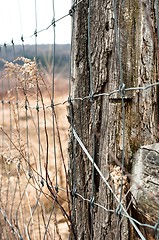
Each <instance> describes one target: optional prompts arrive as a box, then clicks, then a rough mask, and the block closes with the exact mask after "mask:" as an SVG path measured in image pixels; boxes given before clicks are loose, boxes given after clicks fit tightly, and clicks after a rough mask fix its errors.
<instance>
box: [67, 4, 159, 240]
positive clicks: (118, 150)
mask: <svg viewBox="0 0 159 240" xmlns="http://www.w3.org/2000/svg"><path fill="white" fill-rule="evenodd" d="M122 2H123V1H118V3H119V5H118V8H117V10H118V22H119V26H120V49H121V56H122V69H123V81H124V83H125V85H126V87H135V86H146V84H151V83H155V82H156V81H157V79H158V48H157V40H156V32H157V31H156V19H155V1H150V0H149V1H148V0H146V1H145V3H142V1H139V0H134V1H130V0H126V1H124V4H123V5H121V4H122ZM87 14H88V1H84V2H81V3H80V4H79V5H78V7H77V9H76V11H75V16H74V18H75V24H74V35H73V55H72V79H74V81H73V82H72V97H73V98H76V97H84V96H88V95H89V91H90V86H89V64H88V38H87V34H88V33H87V31H88V29H87V21H88V20H87V18H88V15H87ZM114 21H115V20H114V11H113V1H108V0H96V1H91V51H92V53H91V58H92V75H93V76H92V77H93V89H94V92H95V93H105V92H111V91H113V90H115V89H118V88H119V84H120V83H119V77H118V76H119V70H118V62H117V56H116V54H117V52H116V47H117V43H116V42H115V32H114V31H115V30H114ZM158 92H159V89H158V88H157V87H154V88H151V89H150V90H148V91H146V92H143V91H142V92H141V91H133V92H129V93H126V96H127V99H128V100H127V101H126V100H125V167H126V169H127V171H128V172H130V173H131V168H132V159H133V156H134V154H135V152H136V151H137V149H139V148H140V146H143V145H148V144H152V143H154V142H158V139H159V134H158V122H159V110H158V109H159V93H158ZM94 108H95V128H94V129H93V128H92V123H91V102H90V101H89V100H84V101H83V102H81V101H75V102H73V113H74V120H73V121H74V126H75V129H76V131H77V133H78V135H79V136H80V138H81V140H82V141H83V143H84V144H85V146H86V147H87V149H88V151H89V152H90V153H91V151H92V140H91V135H92V133H93V132H95V139H96V140H95V145H96V154H95V162H96V164H97V165H98V167H99V168H100V169H101V170H102V173H103V175H104V176H106V177H109V182H110V184H111V186H112V187H113V180H112V179H111V177H110V173H109V171H110V167H113V166H115V165H118V164H117V161H116V159H118V160H119V161H121V155H122V134H121V133H122V124H121V123H122V120H121V118H122V114H121V109H122V106H121V98H120V96H118V95H116V96H114V95H113V96H112V97H111V98H110V99H108V97H106V96H102V97H98V98H95V101H94ZM70 138H71V134H70ZM72 148H74V159H73V158H72ZM69 153H70V154H69V156H70V163H69V164H70V166H69V171H70V188H71V189H72V188H73V187H74V186H76V190H77V192H78V193H80V194H81V195H82V196H84V197H85V198H88V199H90V197H91V193H92V166H91V164H90V162H89V160H88V159H87V157H86V156H85V154H84V153H83V151H82V150H81V148H80V146H79V145H78V143H77V142H76V141H74V146H73V147H72V144H71V143H70V145H69ZM110 153H111V154H110ZM128 181H129V180H128ZM129 200H130V196H128V198H127V199H126V201H125V205H127V203H128V202H129ZM95 201H96V202H98V203H100V204H101V205H103V206H105V207H106V208H108V209H116V207H117V203H116V202H115V200H114V198H113V196H112V194H111V193H110V191H109V190H108V189H107V188H106V186H105V184H104V183H103V182H102V180H101V178H100V177H99V175H98V174H97V173H95ZM72 206H73V208H72V221H73V223H74V228H75V232H76V236H77V239H80V240H82V239H84V240H87V239H91V221H90V219H91V216H92V213H91V212H90V206H89V204H88V202H84V201H83V200H82V199H80V198H74V197H73V198H72ZM74 209H75V210H74ZM129 213H130V215H132V216H134V215H133V214H134V210H133V206H131V207H130V208H129ZM135 214H136V213H135ZM134 217H135V218H139V220H142V216H137V215H135V216H134ZM118 220H119V218H118V217H117V215H116V214H112V213H109V212H106V211H104V210H103V209H101V208H97V207H94V209H93V238H92V239H97V240H98V239H121V240H128V239H130V240H132V239H138V237H137V235H136V232H135V231H134V229H133V227H132V226H131V224H130V223H129V222H128V220H127V219H125V218H124V219H123V221H122V223H121V224H120V226H119V225H118ZM145 221H146V219H144V222H145ZM141 231H142V229H141ZM143 234H144V235H145V236H146V239H153V238H150V236H151V237H153V233H148V232H146V230H144V231H143ZM70 238H71V239H73V237H71V235H70Z"/></svg>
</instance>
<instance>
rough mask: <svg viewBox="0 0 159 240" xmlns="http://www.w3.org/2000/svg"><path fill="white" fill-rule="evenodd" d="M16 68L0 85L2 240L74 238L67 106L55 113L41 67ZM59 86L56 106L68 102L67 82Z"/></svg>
mask: <svg viewBox="0 0 159 240" xmlns="http://www.w3.org/2000/svg"><path fill="white" fill-rule="evenodd" d="M12 67H13V66H12ZM12 67H11V66H9V67H8V66H7V70H6V74H5V77H4V76H1V81H0V84H1V86H2V87H1V104H0V127H1V131H0V148H1V154H0V239H19V238H20V236H21V237H22V238H23V239H68V234H69V230H68V229H69V227H68V225H69V221H68V219H67V217H66V214H64V212H65V213H67V214H68V212H69V198H68V196H67V192H66V189H68V186H67V181H66V179H67V142H68V122H67V118H66V104H60V105H58V106H56V107H55V108H54V110H55V112H53V111H52V108H51V99H50V95H51V87H50V86H51V85H52V84H51V80H48V79H47V81H46V75H42V76H41V75H39V73H38V70H37V69H36V67H35V65H32V68H31V69H28V72H29V71H30V72H31V71H32V72H31V74H30V75H27V74H28V72H27V73H26V72H25V73H24V72H22V71H21V70H19V69H17V70H15V68H14V67H13V68H12ZM25 68H26V66H25ZM23 71H24V69H23ZM47 77H48V76H47ZM50 78H51V77H50ZM37 79H38V81H37ZM44 79H45V80H44ZM7 84H8V85H7ZM54 87H55V91H54V92H55V94H54V98H55V103H63V102H64V101H65V100H67V98H68V82H67V80H66V79H63V78H62V76H56V78H55V86H54ZM37 89H38V91H37ZM2 90H3V91H2ZM37 99H38V107H37ZM3 100H4V101H3ZM26 103H27V108H26ZM26 109H27V110H26ZM58 133H59V134H58ZM60 144H61V145H60ZM56 186H57V187H58V189H57V190H58V191H56V188H55V187H56ZM63 189H64V190H63Z"/></svg>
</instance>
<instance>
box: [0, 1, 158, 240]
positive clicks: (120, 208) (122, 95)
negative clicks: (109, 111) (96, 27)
mask: <svg viewBox="0 0 159 240" xmlns="http://www.w3.org/2000/svg"><path fill="white" fill-rule="evenodd" d="M83 1H84V0H81V1H78V2H77V1H76V2H75V3H74V4H73V5H72V7H71V9H70V10H69V12H68V13H67V14H66V15H64V16H62V17H61V18H59V19H57V20H55V16H53V20H52V22H51V24H49V25H48V26H47V27H46V28H44V29H41V30H38V31H37V26H36V30H35V32H34V34H32V35H30V36H29V38H32V37H35V39H36V38H37V36H38V34H40V33H41V32H44V31H47V30H48V29H50V27H51V26H52V27H53V30H55V24H56V22H58V21H61V20H63V19H64V18H66V17H67V16H71V17H73V15H74V12H75V10H76V7H77V6H78V5H79V4H80V3H81V2H83ZM157 4H158V2H157V3H156V6H157ZM89 10H90V9H89ZM89 13H90V11H89ZM157 14H158V13H156V15H157ZM35 15H36V14H35ZM53 15H55V14H53ZM157 18H158V15H157ZM89 21H90V15H89V16H88V35H89V34H90V27H91V26H90V22H89ZM116 28H118V26H117V23H116ZM157 30H158V29H157ZM72 36H73V33H72ZM54 37H55V32H54ZM26 38H27V37H26ZM26 38H25V37H23V36H22V37H21V40H20V41H21V42H22V44H23V43H24V40H25V39H26ZM89 38H90V35H89ZM116 40H117V41H118V47H119V41H120V39H119V38H117V39H116ZM88 43H89V67H90V79H89V81H90V89H91V91H90V93H89V95H87V96H83V97H75V98H72V97H71V93H70V92H69V96H68V99H66V100H65V101H63V102H57V103H56V102H54V76H53V79H52V87H53V88H52V101H51V104H48V105H46V104H44V103H43V102H42V101H41V100H39V96H37V101H38V107H37V104H36V105H35V106H34V105H33V104H32V105H30V103H29V101H28V99H27V98H26V99H25V101H26V102H27V107H26V102H25V104H23V103H22V101H21V100H19V99H18V98H16V100H12V99H9V100H4V97H3V96H2V99H1V100H0V102H1V104H2V108H3V110H2V111H3V114H4V105H5V104H8V105H9V106H11V105H15V106H20V107H21V108H24V109H26V121H27V116H28V115H27V110H28V109H33V110H36V111H37V114H39V111H40V109H41V110H42V111H43V112H45V110H46V109H51V110H52V113H53V118H52V121H53V122H54V107H58V106H63V105H65V104H68V105H70V104H73V103H74V102H76V101H81V102H83V101H86V100H89V101H90V100H93V101H92V110H93V108H94V107H93V104H94V101H96V100H98V98H99V97H108V99H110V100H114V101H115V100H116V99H117V100H118V101H120V102H121V104H122V109H123V110H124V107H125V102H126V100H127V99H133V96H130V97H129V96H126V93H127V92H135V93H136V92H138V91H147V90H149V89H151V88H153V87H156V86H158V85H159V82H156V83H152V84H145V85H146V86H136V87H134V86H132V87H128V88H126V87H125V85H124V83H123V80H122V81H121V84H120V86H119V88H118V89H115V90H113V91H110V92H104V93H102V92H101V93H100V92H97V93H96V92H94V91H93V90H94V89H93V83H92V77H91V54H90V53H91V47H90V39H89V42H88ZM10 44H11V45H12V46H13V51H14V48H15V45H14V41H13V40H12V41H11V43H10ZM7 45H9V44H6V43H5V44H4V45H2V46H1V47H5V49H6V47H7ZM53 45H54V46H55V40H54V42H53ZM35 48H37V42H35ZM118 53H119V56H118V57H119V58H120V59H121V56H120V49H118ZM36 55H37V49H36ZM53 57H55V49H54V52H53ZM120 64H121V63H120ZM121 68H122V64H121V65H120V72H122V69H121ZM70 73H71V70H70ZM53 74H54V71H53ZM120 79H122V77H121V76H120ZM70 80H71V78H70ZM69 91H70V87H69ZM37 93H38V94H39V88H38V86H37ZM116 94H119V96H116ZM114 95H115V96H114ZM113 97H114V98H113ZM17 111H19V110H18V109H17ZM124 113H125V112H122V125H123V132H122V134H123V138H122V147H123V154H122V165H121V168H122V177H123V175H124V169H123V168H124V155H125V152H124V151H125V146H124V145H125V144H124V138H125V123H124V121H125V114H124ZM3 117H4V115H3ZM92 119H93V121H92V124H94V116H93V115H92ZM3 125H4V119H3ZM26 126H27V127H26V128H27V129H28V122H26ZM39 126H40V123H39V121H38V127H39ZM53 128H54V126H53ZM71 128H72V133H73V138H75V139H76V141H77V142H78V143H79V145H80V147H81V148H82V150H83V151H84V153H85V154H86V155H87V157H88V159H89V161H91V163H92V169H93V171H94V168H95V169H96V170H97V172H98V173H99V175H100V177H101V179H103V181H104V183H105V184H106V186H107V188H108V189H109V190H110V192H111V193H112V194H113V196H114V198H115V199H116V202H117V203H118V205H117V208H116V209H114V210H113V209H107V208H106V207H105V206H104V204H100V203H97V202H95V201H94V198H93V195H94V194H92V196H91V194H90V199H88V198H85V197H84V196H82V195H81V194H80V193H78V192H77V191H76V184H75V185H74V186H73V189H71V190H68V189H64V188H62V187H60V186H59V184H58V179H57V172H58V169H57V166H56V171H55V172H56V173H55V174H56V184H55V186H53V185H52V184H49V181H50V179H45V178H44V177H43V174H42V171H41V170H40V172H39V173H38V175H39V176H40V177H41V178H42V180H43V184H45V185H47V186H48V188H49V189H54V190H55V193H56V194H55V199H56V195H57V193H58V191H64V192H67V191H68V192H69V193H70V195H73V197H74V198H76V199H78V198H79V199H81V200H82V201H85V202H88V203H89V204H90V205H91V206H93V205H94V206H97V207H99V208H101V209H103V210H104V211H106V212H111V213H114V214H116V215H118V216H119V215H122V216H123V217H126V218H127V219H128V220H129V221H130V223H131V224H132V226H133V227H134V229H135V230H136V232H137V233H138V235H139V237H140V238H141V239H142V240H144V239H145V237H144V236H143V234H142V232H141V231H140V229H139V228H138V226H137V225H139V226H141V227H148V228H151V229H153V230H154V231H157V232H158V231H159V226H158V222H157V223H156V225H155V226H153V225H150V224H144V223H141V222H140V221H138V220H136V219H134V218H133V217H131V216H130V215H129V214H128V211H127V209H126V208H125V206H124V204H123V203H122V201H123V196H122V191H123V189H122V190H121V195H120V198H118V197H117V195H116V193H115V192H114V190H113V189H112V188H111V186H110V184H109V183H108V181H107V179H106V178H105V176H104V175H103V174H102V172H101V170H100V169H99V167H98V166H97V165H96V163H95V162H94V158H93V157H92V156H93V155H94V147H93V151H92V156H91V154H90V153H89V152H88V150H87V148H86V147H85V146H84V144H83V142H82V140H81V139H80V138H79V136H78V134H77V132H76V130H75V126H74V123H73V116H72V120H71ZM10 132H11V131H10ZM38 132H39V133H40V128H39V130H38ZM45 132H46V133H47V130H45ZM28 136H29V131H28V132H27V137H28ZM38 136H39V149H41V142H40V134H38ZM53 136H54V137H55V132H54V131H53ZM3 137H4V136H3ZM19 138H20V137H19ZM73 138H72V141H74V140H73ZM10 139H11V141H12V136H10ZM2 141H4V139H2ZM55 145H56V142H55V141H54V146H55ZM92 145H94V142H92ZM27 147H28V148H29V139H27ZM55 151H56V150H55V149H54V152H55ZM54 158H55V159H56V156H55V155H54ZM28 163H29V166H30V161H29V159H28ZM39 163H40V164H41V150H39ZM55 165H57V164H56V163H55ZM75 167H76V166H74V168H75ZM93 171H92V172H93ZM30 177H31V176H30ZM46 178H48V176H47V177H46ZM93 178H94V177H92V189H93V188H94V180H93ZM17 181H18V178H17ZM74 181H76V180H75V179H74ZM28 184H29V181H28V182H27V184H26V188H27V187H28ZM25 190H26V189H25ZM25 190H24V191H23V193H22V196H21V198H20V202H19V206H20V204H21V203H22V199H23V197H24V194H25ZM36 190H37V189H36ZM15 191H16V189H15ZM37 192H38V190H37ZM37 192H36V193H37ZM92 192H93V191H92ZM40 194H41V193H40ZM40 194H39V195H37V198H36V205H35V208H34V209H33V210H32V211H31V216H30V219H29V222H28V225H27V228H28V227H29V225H30V223H31V221H32V215H33V214H34V212H35V210H36V209H37V206H38V204H39V199H40ZM13 198H15V194H14V195H13ZM12 201H13V200H12ZM12 205H14V204H13V202H12ZM19 206H18V207H17V211H18V210H19ZM53 211H54V205H53V207H52V210H51V213H50V216H49V219H48V222H47V223H46V224H45V234H44V237H45V236H46V234H47V231H48V227H49V223H50V221H51V216H52V213H53ZM0 212H1V214H2V216H3V218H4V220H5V221H6V222H7V224H8V226H9V227H10V229H11V231H12V232H13V234H16V235H17V237H18V238H19V239H21V240H22V239H23V238H22V235H21V234H20V233H19V231H18V230H17V229H18V228H16V227H15V226H14V225H13V224H12V223H11V221H10V219H9V217H8V216H7V214H6V212H5V210H3V209H2V208H0ZM136 224H137V225H136ZM92 228H93V221H92ZM27 232H28V234H29V231H28V230H27Z"/></svg>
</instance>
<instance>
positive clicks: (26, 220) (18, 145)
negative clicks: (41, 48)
mask: <svg viewBox="0 0 159 240" xmlns="http://www.w3.org/2000/svg"><path fill="white" fill-rule="evenodd" d="M52 2H53V5H54V1H52ZM82 2H83V1H78V2H77V1H76V2H75V3H74V4H73V6H72V8H71V9H70V10H69V13H68V14H66V15H64V16H62V17H61V18H60V19H57V20H55V12H54V8H53V20H52V22H51V24H50V25H48V27H46V28H45V29H42V30H39V31H37V29H36V30H35V32H34V34H33V35H31V36H30V37H35V50H36V51H35V52H36V55H37V44H38V43H37V41H38V34H40V33H41V32H44V31H47V30H48V29H49V28H50V27H51V26H52V27H53V36H54V40H53V45H54V47H55V48H54V51H53V57H55V51H56V43H55V34H56V32H55V29H56V26H55V23H56V22H58V21H60V20H62V19H64V18H65V17H68V16H71V17H73V14H74V12H75V11H76V7H77V6H78V5H79V4H80V3H82ZM35 9H36V10H37V6H36V1H35ZM36 14H37V13H35V15H36ZM89 14H91V9H89ZM35 17H36V20H35V21H36V22H37V23H38V19H37V16H35ZM88 18H90V15H89V17H88ZM89 24H90V19H88V31H89ZM89 34H90V32H89ZM24 39H25V38H24V37H23V36H22V37H21V42H22V44H23V45H24ZM117 40H118V39H117ZM10 44H12V45H13V51H14V50H15V48H16V45H14V41H13V40H12V42H11V43H10ZM89 44H90V43H89ZM8 45H9V44H4V45H3V46H1V47H4V48H5V51H6V53H7V46H8ZM90 51H91V49H90ZM35 57H36V56H35ZM6 63H7V62H6ZM7 64H8V63H7ZM28 65H29V66H30V68H29V71H30V72H33V75H31V78H34V81H32V80H31V79H30V82H29V81H28V75H27V74H28V72H27V71H26V72H24V76H23V77H24V78H23V79H21V78H20V77H21V76H20V77H18V73H17V72H12V74H11V73H10V72H9V74H8V84H10V83H11V80H12V77H13V76H14V77H15V78H16V79H18V78H19V79H18V83H17V86H16V87H15V88H14V89H15V90H16V94H17V95H16V97H15V96H14V94H13V93H12V91H9V92H8V94H7V96H5V95H4V94H3V92H2V96H1V100H0V102H1V116H2V121H1V139H2V142H1V164H3V166H2V168H1V170H0V171H1V182H0V185H1V191H0V213H1V216H2V218H3V221H1V222H2V223H1V224H0V225H1V226H0V234H1V238H4V239H15V237H16V239H21V240H22V239H37V238H36V236H38V237H39V239H54V238H55V237H59V239H61V236H62V233H61V229H59V228H60V224H59V223H58V221H59V222H60V220H58V217H59V216H58V211H57V210H56V207H58V209H60V210H61V212H62V214H63V216H64V218H65V221H66V223H67V224H68V228H70V231H71V230H72V229H71V228H72V226H71V218H70V215H69V213H70V212H69V211H70V206H69V204H70V203H69V196H68V194H69V195H70V194H71V195H73V196H74V198H76V199H77V201H78V199H81V200H82V201H86V202H88V203H90V205H91V206H93V205H96V206H97V207H99V208H101V209H103V210H104V211H106V212H111V213H115V214H117V215H122V216H123V217H125V218H127V219H129V221H130V223H131V224H132V226H133V227H134V228H135V230H136V232H137V233H138V236H139V237H140V239H145V237H144V236H143V234H142V232H141V230H140V229H139V228H138V225H139V226H141V227H146V228H151V229H153V230H154V231H157V232H158V231H159V227H158V223H156V224H155V226H153V225H149V224H143V223H141V222H139V221H138V220H136V219H134V218H132V217H131V216H130V215H129V213H128V209H126V208H125V207H124V206H123V203H122V201H123V196H122V191H121V195H120V198H118V196H117V195H116V193H115V192H114V190H113V189H112V188H111V186H110V185H109V182H108V181H107V179H106V177H105V176H104V175H103V174H102V172H101V170H100V169H99V168H98V166H97V165H96V164H95V162H94V159H93V157H92V156H93V155H94V153H93V152H94V149H92V153H91V154H90V153H89V152H88V151H87V148H86V146H84V144H83V142H82V140H81V139H80V138H79V136H78V133H77V132H76V130H75V126H74V125H73V122H71V127H72V133H73V138H75V139H76V141H77V142H78V143H79V145H80V147H81V148H82V150H83V151H84V152H85V154H86V155H87V157H88V159H89V160H90V161H91V163H92V169H93V170H92V172H93V171H94V168H95V169H96V170H97V171H98V173H99V175H100V177H101V179H102V180H103V181H104V182H105V184H106V186H107V187H108V188H109V190H110V191H111V192H112V194H113V196H114V198H115V199H116V201H117V209H107V208H106V207H105V206H104V204H103V203H96V202H95V201H94V190H93V188H94V183H93V181H94V176H92V193H91V194H90V199H87V198H85V197H84V196H82V195H81V194H80V193H78V192H77V191H76V188H74V189H69V188H68V185H67V183H66V182H65V181H64V183H63V182H61V181H60V177H59V176H60V173H59V172H60V171H63V170H60V169H61V168H62V167H63V165H64V167H65V164H66V163H65V161H63V163H62V164H61V165H62V167H61V166H59V165H60V164H59V163H58V161H57V158H58V157H59V156H57V153H56V151H57V149H56V148H58V149H60V147H59V144H60V143H61V144H62V145H63V143H62V142H61V137H60V135H58V134H57V133H58V131H59V127H58V118H57V116H56V111H55V107H57V108H58V107H61V106H63V105H65V104H68V105H70V104H71V103H72V102H75V101H85V100H89V101H90V100H91V99H93V101H96V99H98V97H108V99H109V98H110V99H111V97H112V96H113V95H115V96H116V94H118V93H119V96H120V100H121V102H123V106H124V101H125V100H126V99H127V96H126V93H127V92H128V91H132V92H134V93H136V91H148V90H149V89H152V88H154V87H156V86H158V85H159V82H156V83H153V84H148V85H146V86H143V87H141V86H136V87H129V88H126V87H125V85H124V84H123V82H122V84H121V85H120V87H119V89H115V90H113V91H111V92H108V93H95V92H94V91H93V88H92V87H91V91H90V94H89V95H88V96H83V97H76V98H72V97H71V95H69V96H68V98H67V99H66V100H64V101H62V102H55V99H54V94H55V93H54V91H55V90H54V84H55V82H54V81H55V77H54V71H53V76H52V83H51V86H52V90H51V93H50V91H49V90H48V89H47V86H46V84H45V82H44V79H43V78H42V76H41V75H39V71H38V69H37V66H36V63H35V64H34V62H31V61H29V62H28ZM27 67H28V66H27ZM120 68H121V66H120ZM7 69H8V70H7V71H9V70H10V68H7ZM90 69H91V58H90ZM121 71H122V70H121ZM89 80H90V85H91V86H93V83H92V82H91V81H92V78H91V75H90V79H89ZM28 84H31V86H30V87H29V86H28ZM43 86H44V88H45V91H47V93H48V95H49V96H50V99H49V101H48V100H47V101H46V102H45V99H44V94H43V91H44V89H43ZM3 87H4V78H3V80H2V89H3ZM9 89H10V87H9ZM34 91H35V92H34ZM45 91H44V93H45ZM93 101H92V112H93ZM35 102H36V104H35ZM6 105H7V106H6ZM23 110H24V111H23ZM34 112H35V113H36V114H34ZM40 112H42V116H41V115H40ZM6 118H7V119H6ZM20 119H22V121H23V123H22V122H21V120H20ZM41 119H42V121H41ZM48 119H49V121H50V122H51V126H50V125H49V123H48V122H49V121H47V120H48ZM92 119H94V116H92ZM124 119H125V116H124V114H123V117H122V120H123V121H124ZM30 120H31V122H30ZM92 121H93V120H92ZM6 122H9V128H8V127H7V125H6ZM22 124H25V129H24V128H23V126H22ZM42 125H43V129H42ZM33 129H34V130H33ZM50 129H51V131H50ZM123 129H125V127H124V122H123ZM31 132H33V134H34V135H35V136H36V138H35V139H34V140H33V141H32V140H31V138H33V136H32V135H31ZM123 137H124V132H123ZM42 139H45V140H44V141H43V140H42ZM72 140H73V141H74V139H72ZM92 141H93V136H92ZM35 142H37V146H35ZM93 145H94V144H93ZM122 145H123V149H124V138H123V142H122ZM49 146H51V150H50V147H49ZM52 146H53V147H52ZM36 147H37V149H36V151H35V150H34V148H36ZM49 151H51V152H52V154H51V155H50V156H49ZM62 155H63V152H62V149H61V150H60V158H63V156H62ZM52 159H54V162H52ZM122 159H124V153H123V157H122ZM63 160H64V159H63ZM12 167H13V169H12ZM121 168H122V177H123V176H124V162H122V167H121ZM52 169H54V173H51V172H52ZM66 171H67V170H66V169H65V174H66V175H65V177H66V178H67V172H66ZM45 186H46V188H45ZM44 188H45V189H44ZM48 190H49V191H48ZM61 192H64V193H67V194H65V195H63V194H61ZM30 195H32V196H31V197H30ZM43 196H44V197H45V199H47V202H46V203H45V201H43V199H42V198H43ZM62 198H65V199H64V201H63V199H62ZM65 203H66V204H67V205H68V206H67V207H66V208H65V206H64V205H65ZM45 204H46V206H45ZM48 208H49V209H48ZM26 209H29V213H27V214H26ZM91 224H92V226H91V228H92V231H93V221H92V223H91ZM53 226H54V227H53ZM7 227H8V228H9V229H8V230H7ZM54 228H55V230H53V229H54ZM3 229H5V233H4V230H3ZM55 232H56V233H55ZM35 234H36V235H35Z"/></svg>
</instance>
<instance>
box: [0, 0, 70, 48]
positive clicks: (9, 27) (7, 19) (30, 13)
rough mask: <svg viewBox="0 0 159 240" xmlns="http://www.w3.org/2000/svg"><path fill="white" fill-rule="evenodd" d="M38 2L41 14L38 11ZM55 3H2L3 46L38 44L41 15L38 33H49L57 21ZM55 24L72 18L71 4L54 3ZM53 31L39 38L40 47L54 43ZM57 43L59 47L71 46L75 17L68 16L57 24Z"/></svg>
mask: <svg viewBox="0 0 159 240" xmlns="http://www.w3.org/2000/svg"><path fill="white" fill-rule="evenodd" d="M35 2H36V6H37V11H35ZM52 2H53V0H0V44H1V45H3V44H4V43H6V44H9V43H11V40H12V39H13V41H14V44H21V40H20V39H21V36H22V35H23V36H24V44H34V43H35V37H34V36H33V37H31V36H32V35H34V32H35V29H36V20H35V19H36V17H35V16H36V14H35V12H37V31H40V30H42V29H46V28H47V27H48V26H49V25H50V24H51V22H52V19H53V5H52ZM54 7H55V20H57V19H59V18H61V17H63V16H64V15H66V14H68V12H69V9H70V8H71V0H54ZM53 37H54V34H53V27H52V26H51V27H50V28H49V29H48V30H47V31H43V32H41V33H39V34H38V36H37V43H38V44H48V43H53ZM55 39H56V43H57V44H67V43H70V40H71V17H70V16H67V17H65V18H64V19H63V20H60V21H58V22H57V23H56V27H55Z"/></svg>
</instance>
